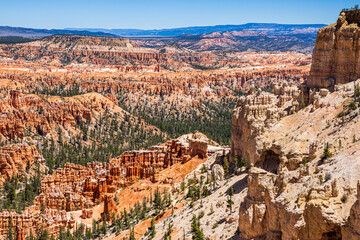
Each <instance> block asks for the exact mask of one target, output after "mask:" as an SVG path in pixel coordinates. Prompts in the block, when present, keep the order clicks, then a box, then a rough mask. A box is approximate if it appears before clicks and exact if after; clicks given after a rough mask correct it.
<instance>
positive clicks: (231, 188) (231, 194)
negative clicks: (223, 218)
mask: <svg viewBox="0 0 360 240" xmlns="http://www.w3.org/2000/svg"><path fill="white" fill-rule="evenodd" d="M232 196H234V188H233V187H232V186H231V187H230V188H229V199H228V201H227V203H228V207H229V208H230V213H232V205H233V204H234V202H233V200H232Z"/></svg>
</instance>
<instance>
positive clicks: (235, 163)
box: [233, 153, 239, 170]
mask: <svg viewBox="0 0 360 240" xmlns="http://www.w3.org/2000/svg"><path fill="white" fill-rule="evenodd" d="M233 162H234V168H235V170H236V169H237V168H238V167H239V166H238V157H237V155H236V153H235V155H234V159H233Z"/></svg>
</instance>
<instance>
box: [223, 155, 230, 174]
mask: <svg viewBox="0 0 360 240" xmlns="http://www.w3.org/2000/svg"><path fill="white" fill-rule="evenodd" d="M223 168H224V175H225V177H226V176H227V175H228V173H229V162H228V159H227V157H225V158H224V162H223Z"/></svg>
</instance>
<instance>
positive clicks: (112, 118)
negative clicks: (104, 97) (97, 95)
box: [38, 112, 165, 172]
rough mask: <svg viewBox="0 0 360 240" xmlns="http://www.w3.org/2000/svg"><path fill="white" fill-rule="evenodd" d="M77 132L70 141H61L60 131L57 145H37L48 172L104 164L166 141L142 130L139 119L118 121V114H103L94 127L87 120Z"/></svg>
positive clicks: (156, 133)
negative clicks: (129, 152) (72, 166)
mask: <svg viewBox="0 0 360 240" xmlns="http://www.w3.org/2000/svg"><path fill="white" fill-rule="evenodd" d="M76 128H77V129H78V130H80V134H77V135H76V137H74V138H71V139H70V140H69V141H63V138H64V136H63V130H62V129H61V128H59V129H58V140H57V141H56V140H54V139H50V140H47V139H44V141H43V143H41V144H39V145H38V149H39V150H40V152H41V154H42V155H43V156H44V158H45V160H46V162H47V166H48V167H49V170H50V172H52V171H53V169H56V168H58V167H62V166H63V165H64V164H65V163H66V162H71V163H75V164H81V165H86V164H87V163H89V162H93V161H99V162H107V161H108V160H109V158H111V157H115V156H119V155H121V154H122V153H123V152H124V151H127V150H133V149H140V148H147V147H149V146H152V145H155V144H158V143H161V142H163V141H164V140H165V139H164V137H163V135H162V134H161V133H158V132H153V131H152V130H151V129H150V130H147V129H145V128H144V125H142V123H141V121H140V120H139V119H136V118H131V117H130V116H129V115H128V114H125V118H124V120H123V121H119V116H118V115H117V114H110V113H109V112H105V114H104V115H102V116H100V118H99V119H98V120H97V121H96V123H95V124H94V123H91V122H90V121H89V120H88V121H81V122H79V123H78V125H77V126H76Z"/></svg>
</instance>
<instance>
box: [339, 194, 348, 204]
mask: <svg viewBox="0 0 360 240" xmlns="http://www.w3.org/2000/svg"><path fill="white" fill-rule="evenodd" d="M347 200H348V196H347V195H346V194H344V195H342V197H341V202H342V203H346V202H347Z"/></svg>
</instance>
